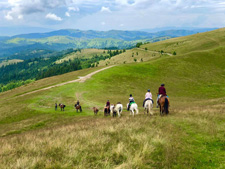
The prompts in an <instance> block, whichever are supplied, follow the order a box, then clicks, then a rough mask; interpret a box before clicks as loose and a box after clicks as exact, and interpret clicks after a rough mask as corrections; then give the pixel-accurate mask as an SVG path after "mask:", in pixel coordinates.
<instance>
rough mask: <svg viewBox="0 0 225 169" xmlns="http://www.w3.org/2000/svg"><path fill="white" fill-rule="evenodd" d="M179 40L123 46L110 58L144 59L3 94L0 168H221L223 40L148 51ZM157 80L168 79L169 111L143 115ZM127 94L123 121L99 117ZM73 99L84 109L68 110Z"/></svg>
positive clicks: (224, 107)
mask: <svg viewBox="0 0 225 169" xmlns="http://www.w3.org/2000/svg"><path fill="white" fill-rule="evenodd" d="M220 31H221V30H220ZM211 33H212V32H209V35H207V33H206V34H205V35H204V34H203V35H204V36H205V37H206V36H210V34H211ZM222 33H223V31H222ZM203 35H202V36H203ZM216 35H217V32H216V33H215V36H216ZM196 36H199V35H196ZM185 38H186V41H187V43H188V41H189V40H188V37H185ZM189 38H190V41H191V39H194V37H193V36H190V37H189ZM178 41H183V38H180V39H173V40H170V41H165V42H161V43H157V44H156V45H155V44H147V45H145V46H141V48H142V49H144V50H142V49H133V50H131V51H127V52H126V54H125V53H123V55H124V56H123V55H120V57H118V56H116V57H117V58H116V57H115V58H114V59H115V61H114V62H118V63H121V62H124V61H127V63H128V61H130V60H133V57H132V56H131V55H132V53H134V55H137V54H136V53H135V52H137V51H138V55H137V56H135V57H138V56H139V55H140V57H143V58H144V59H146V60H148V61H146V60H144V62H133V61H130V62H129V64H127V63H126V64H124V63H122V64H118V65H117V66H115V67H112V68H110V69H107V70H105V71H102V72H100V73H98V74H96V75H94V76H92V77H91V78H90V79H88V80H87V81H85V82H84V83H71V84H67V85H64V86H60V87H55V88H51V89H49V90H45V91H40V92H36V93H33V94H28V95H25V96H22V94H24V93H27V92H29V91H33V90H37V89H39V88H43V87H46V86H51V85H53V84H58V83H60V82H62V81H69V80H73V79H76V78H78V76H84V75H86V74H88V73H90V72H93V71H95V70H97V69H100V68H101V67H97V68H96V67H95V68H91V69H87V70H81V71H76V72H72V73H69V74H66V75H61V76H56V77H51V78H47V79H42V80H41V81H37V82H34V83H32V84H28V85H27V86H23V87H21V88H17V89H14V90H12V91H8V92H5V93H2V94H0V144H1V145H3V146H2V149H1V151H0V159H1V161H0V168H24V167H28V168H224V167H225V166H224V164H225V159H224V157H223V153H224V149H225V144H224V143H225V137H224V136H225V135H224V133H225V116H224V114H225V111H224V110H225V104H224V103H225V97H224V93H225V88H224V84H225V78H224V77H225V62H222V61H223V60H224V52H225V47H223V42H222V40H221V42H220V44H221V45H220V46H216V45H215V47H211V46H210V47H209V48H208V49H207V48H206V47H204V46H205V44H206V43H205V41H201V40H199V42H198V43H197V42H196V45H198V46H200V47H201V46H203V47H201V50H196V51H195V50H194V49H193V48H194V47H193V48H191V46H192V43H190V44H188V46H186V47H184V46H183V47H181V49H180V50H178V49H179V48H176V49H177V50H176V51H178V52H177V53H178V55H176V56H169V55H160V54H159V53H155V52H152V50H153V51H154V50H156V51H158V50H164V51H166V52H171V51H173V50H174V48H172V47H171V51H170V50H169V47H168V48H167V49H168V50H165V49H166V48H165V49H164V48H163V47H165V46H170V44H172V43H173V42H174V43H175V42H178ZM207 44H208V42H207ZM145 47H147V48H148V49H147V50H145ZM150 47H151V50H150V49H149V48H150ZM189 47H190V48H191V49H193V51H191V50H190V51H188V48H189ZM182 50H183V51H184V53H183V54H181V51H182ZM185 51H186V52H185ZM152 54H155V55H154V56H153V55H152ZM122 56H123V57H122ZM144 56H145V57H144ZM121 58H122V59H121ZM111 59H113V58H111ZM120 59H121V60H120ZM110 61H111V60H110ZM131 62H133V63H131ZM104 64H105V63H102V65H104ZM110 64H111V63H110ZM112 64H114V63H112ZM161 83H165V84H166V86H165V87H166V89H167V93H168V95H169V99H170V103H171V105H170V115H169V116H167V117H160V116H159V110H158V109H156V108H154V116H147V115H144V114H143V108H142V107H141V105H142V102H143V99H144V95H145V93H146V90H147V89H151V92H152V94H153V99H154V100H156V93H157V89H158V87H159V86H160V84H161ZM131 93H132V94H133V96H134V99H135V101H136V102H137V104H138V105H139V109H140V114H139V115H137V116H136V117H134V118H133V117H130V116H129V113H128V112H126V110H125V109H124V112H123V116H122V117H121V118H120V119H119V118H111V117H103V112H102V109H103V107H104V104H105V102H106V101H107V99H109V100H110V101H111V103H117V102H118V101H120V102H121V103H122V104H123V105H124V106H125V104H126V103H127V102H128V98H129V94H131ZM77 99H79V100H80V102H81V104H82V106H83V110H84V112H83V113H76V112H75V110H74V108H73V105H74V103H75V101H76V100H77ZM55 102H57V103H60V102H61V103H64V104H66V109H65V111H64V112H61V111H59V110H57V111H55V110H54V104H55ZM9 105H10V106H9ZM93 106H97V107H98V108H100V113H99V115H97V116H94V115H93V112H92V109H91V108H92V107H93Z"/></svg>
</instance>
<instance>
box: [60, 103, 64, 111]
mask: <svg viewBox="0 0 225 169" xmlns="http://www.w3.org/2000/svg"><path fill="white" fill-rule="evenodd" d="M59 107H60V108H61V111H64V108H65V107H66V105H64V104H61V103H59Z"/></svg>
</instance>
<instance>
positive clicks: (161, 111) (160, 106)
mask: <svg viewBox="0 0 225 169" xmlns="http://www.w3.org/2000/svg"><path fill="white" fill-rule="evenodd" d="M159 108H160V110H159V111H160V115H161V116H162V107H161V105H159Z"/></svg>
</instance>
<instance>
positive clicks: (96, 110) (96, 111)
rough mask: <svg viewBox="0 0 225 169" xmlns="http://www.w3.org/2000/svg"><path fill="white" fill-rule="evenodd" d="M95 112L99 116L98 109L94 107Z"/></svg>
mask: <svg viewBox="0 0 225 169" xmlns="http://www.w3.org/2000/svg"><path fill="white" fill-rule="evenodd" d="M93 111H94V114H95V115H97V113H98V109H97V108H96V107H93Z"/></svg>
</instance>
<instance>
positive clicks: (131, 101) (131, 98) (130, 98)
mask: <svg viewBox="0 0 225 169" xmlns="http://www.w3.org/2000/svg"><path fill="white" fill-rule="evenodd" d="M129 102H130V103H129V104H128V107H127V111H129V110H130V105H131V103H133V102H134V98H133V97H132V94H130V97H129Z"/></svg>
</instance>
